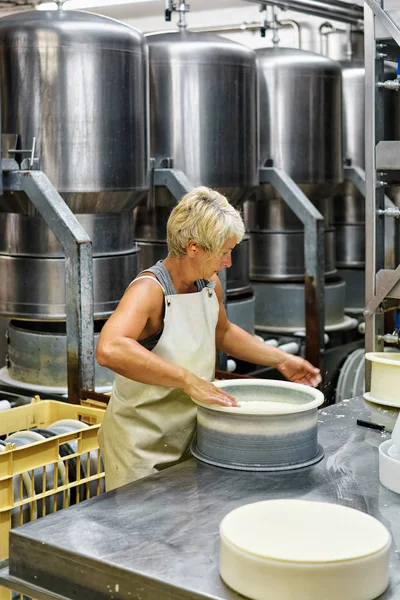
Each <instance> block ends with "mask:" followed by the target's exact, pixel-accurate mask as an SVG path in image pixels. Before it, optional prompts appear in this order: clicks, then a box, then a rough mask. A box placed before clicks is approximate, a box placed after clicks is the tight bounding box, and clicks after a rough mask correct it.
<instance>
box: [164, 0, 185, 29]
mask: <svg viewBox="0 0 400 600" xmlns="http://www.w3.org/2000/svg"><path fill="white" fill-rule="evenodd" d="M189 11H190V6H189V4H186V2H174V0H166V6H165V20H166V21H171V19H172V13H173V12H177V13H179V21H178V27H179V29H180V30H181V31H182V30H183V29H186V27H187V23H186V13H188V12H189Z"/></svg>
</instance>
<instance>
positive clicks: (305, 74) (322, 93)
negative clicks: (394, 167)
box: [245, 48, 343, 280]
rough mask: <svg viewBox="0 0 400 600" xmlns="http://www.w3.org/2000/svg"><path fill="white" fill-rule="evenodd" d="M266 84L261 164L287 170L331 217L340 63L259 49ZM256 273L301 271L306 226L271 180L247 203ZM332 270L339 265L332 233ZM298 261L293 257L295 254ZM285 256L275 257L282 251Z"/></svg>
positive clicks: (338, 162)
mask: <svg viewBox="0 0 400 600" xmlns="http://www.w3.org/2000/svg"><path fill="white" fill-rule="evenodd" d="M256 54H257V63H258V73H259V88H260V165H261V166H266V165H268V164H270V162H271V160H272V161H273V165H274V166H275V167H277V168H279V169H283V170H284V171H285V172H286V173H287V174H288V175H290V176H291V177H292V179H293V180H294V181H295V182H296V183H297V184H298V185H299V187H300V188H301V189H302V190H303V191H304V193H305V194H306V195H307V196H308V198H309V199H310V200H311V201H312V202H314V203H315V204H316V206H317V207H318V208H319V209H320V210H321V212H322V213H323V214H324V216H325V220H326V226H327V229H329V228H330V224H331V206H330V203H329V200H328V198H329V197H330V196H331V194H332V192H333V190H334V189H335V187H336V186H337V185H338V183H339V182H340V181H341V180H342V178H343V170H342V139H341V128H342V125H341V120H342V113H341V76H340V65H339V64H338V63H336V62H334V61H332V60H330V59H328V58H325V57H322V56H319V55H317V54H314V53H311V52H305V51H302V50H297V49H292V48H262V49H260V50H257V51H256ZM245 215H246V222H247V227H248V230H249V233H250V237H251V246H250V264H251V267H250V269H251V277H252V278H255V279H261V280H271V279H272V280H273V279H281V278H282V277H283V278H291V279H296V278H300V279H301V278H302V277H303V275H304V262H303V261H302V257H303V226H302V224H301V222H300V221H299V220H298V219H297V217H295V216H294V214H293V213H292V212H291V210H290V209H289V208H287V206H286V204H285V203H284V201H283V200H282V198H281V197H280V196H279V194H278V193H277V192H276V191H275V190H274V189H273V188H272V186H270V185H269V184H264V185H262V186H261V188H260V194H259V195H258V197H257V199H256V200H254V201H249V202H247V203H246V205H245ZM325 243H326V252H325V254H326V259H327V261H326V271H327V272H332V270H334V269H335V266H334V259H333V255H334V238H333V234H328V235H327V236H326V241H325ZM293 255H294V256H297V257H298V260H295V261H293V260H292V258H291V257H292V256H293ZM277 256H278V257H279V260H278V261H277V260H276V257H277Z"/></svg>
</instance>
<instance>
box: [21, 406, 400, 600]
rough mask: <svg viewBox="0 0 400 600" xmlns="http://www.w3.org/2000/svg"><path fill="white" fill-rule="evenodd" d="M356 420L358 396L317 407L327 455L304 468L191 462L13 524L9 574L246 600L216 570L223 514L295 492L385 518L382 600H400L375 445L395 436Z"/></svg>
mask: <svg viewBox="0 0 400 600" xmlns="http://www.w3.org/2000/svg"><path fill="white" fill-rule="evenodd" d="M357 418H364V419H367V420H368V418H369V412H368V410H367V409H366V408H365V405H364V403H363V401H362V399H361V398H356V399H352V400H349V401H344V402H342V403H340V404H337V405H334V406H331V407H328V408H324V409H322V410H320V411H319V430H318V437H319V443H320V444H322V446H323V447H324V449H325V458H324V459H323V461H322V462H320V463H319V464H317V465H314V466H312V467H308V468H306V469H300V470H297V471H296V470H293V471H287V472H278V473H265V472H264V473H260V472H246V471H233V470H228V469H221V468H218V467H212V466H209V465H205V464H203V463H200V462H198V461H196V460H195V459H190V460H188V461H186V462H184V463H182V464H180V465H177V466H175V467H171V468H169V469H167V470H165V471H163V472H161V473H159V474H156V475H152V476H150V477H146V478H145V479H142V480H140V481H137V482H134V483H131V484H128V485H126V486H124V487H122V488H119V489H117V490H113V491H111V492H108V493H106V494H103V495H101V496H99V497H97V498H93V499H92V500H89V501H86V502H84V503H82V504H80V505H77V506H73V507H71V508H69V509H65V510H63V511H61V512H59V513H55V514H52V515H49V516H48V517H46V518H45V519H39V520H38V521H34V522H32V523H28V524H27V525H24V526H22V527H19V528H18V529H14V530H12V531H11V532H10V573H11V574H12V575H14V576H16V577H19V578H21V579H24V580H25V581H29V582H31V583H33V584H36V585H39V586H40V587H42V588H44V589H46V590H49V591H51V592H57V593H59V594H62V595H63V597H67V598H84V599H85V600H92V599H93V600H94V599H96V600H100V599H102V598H114V599H131V598H137V599H138V600H152V599H157V600H160V599H165V600H172V599H173V600H184V599H189V598H190V599H200V598H212V599H218V600H239V599H240V598H242V596H241V595H239V594H237V593H235V592H233V591H232V590H230V589H229V588H228V587H227V586H226V585H225V584H224V583H223V582H222V581H221V579H220V577H219V573H218V568H219V533H218V529H219V524H220V522H221V520H222V518H223V517H224V516H225V515H226V514H227V513H228V512H229V511H231V510H232V509H234V508H236V507H238V506H241V505H242V504H247V503H249V502H256V501H259V500H268V499H274V498H298V499H306V500H315V501H322V502H334V503H339V504H343V505H345V506H350V507H352V508H356V509H359V510H362V511H364V512H367V513H369V514H371V515H372V516H374V517H376V518H378V519H379V520H380V521H381V522H382V523H384V524H385V525H386V527H387V528H388V529H389V531H390V532H391V534H392V538H393V544H392V549H391V557H390V585H389V588H388V589H387V591H386V592H385V593H384V594H382V595H381V596H380V597H379V600H389V599H390V600H393V599H400V496H399V495H397V494H395V493H393V492H390V491H389V490H387V489H386V488H384V487H383V486H382V485H380V483H379V478H378V446H379V444H380V443H381V442H382V441H384V440H385V439H387V438H388V434H386V433H381V432H380V431H374V430H370V429H365V428H363V427H359V426H357V424H356V420H357ZM271 600H272V599H271ZM274 600H275V599H274ZM338 600H347V599H338Z"/></svg>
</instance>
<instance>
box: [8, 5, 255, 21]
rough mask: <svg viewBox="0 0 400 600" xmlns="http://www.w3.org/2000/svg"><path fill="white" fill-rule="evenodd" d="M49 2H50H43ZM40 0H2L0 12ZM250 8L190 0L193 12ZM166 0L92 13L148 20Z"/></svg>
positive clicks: (116, 17) (93, 10)
mask: <svg viewBox="0 0 400 600" xmlns="http://www.w3.org/2000/svg"><path fill="white" fill-rule="evenodd" d="M41 1H42V2H44V1H49V0H41ZM39 2H40V0H0V10H6V11H12V10H15V9H18V8H21V7H22V8H28V7H33V6H35V5H36V4H39ZM246 5H247V6H249V3H248V2H246V1H245V0H190V10H191V11H199V10H202V11H205V10H213V9H226V8H237V7H243V6H246ZM164 10H165V0H151V1H149V0H148V1H147V2H140V0H139V1H138V2H132V3H130V4H119V3H118V0H109V6H101V7H99V8H96V7H91V8H90V12H98V13H100V14H103V15H106V16H109V17H113V18H114V19H121V20H125V19H130V18H146V17H150V16H152V15H154V14H163V13H164Z"/></svg>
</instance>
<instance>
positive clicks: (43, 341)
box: [0, 321, 114, 389]
mask: <svg viewBox="0 0 400 600" xmlns="http://www.w3.org/2000/svg"><path fill="white" fill-rule="evenodd" d="M102 325H103V322H96V326H95V343H97V340H98V338H99V332H100V329H101V326H102ZM8 336H9V346H8V369H7V375H6V376H5V375H4V374H2V376H1V375H0V379H1V378H2V377H6V378H5V382H8V383H11V382H12V381H13V380H15V381H16V382H19V383H20V384H25V387H31V388H34V386H35V385H40V386H47V387H51V388H57V387H59V388H66V387H67V366H66V361H65V353H66V341H67V340H66V333H65V323H52V324H51V327H48V330H47V331H42V324H41V323H37V322H34V321H31V322H28V321H25V322H21V321H11V322H10V324H9V326H8ZM113 381H114V373H112V372H111V371H110V370H109V369H106V368H105V367H101V366H100V365H98V364H96V385H97V387H98V388H99V387H101V388H109V389H111V386H112V383H113Z"/></svg>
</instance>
